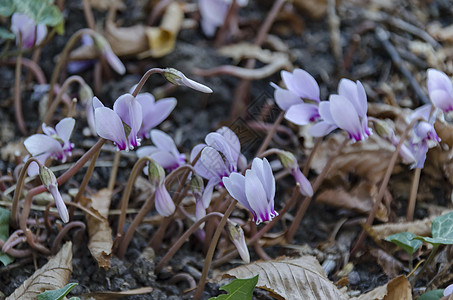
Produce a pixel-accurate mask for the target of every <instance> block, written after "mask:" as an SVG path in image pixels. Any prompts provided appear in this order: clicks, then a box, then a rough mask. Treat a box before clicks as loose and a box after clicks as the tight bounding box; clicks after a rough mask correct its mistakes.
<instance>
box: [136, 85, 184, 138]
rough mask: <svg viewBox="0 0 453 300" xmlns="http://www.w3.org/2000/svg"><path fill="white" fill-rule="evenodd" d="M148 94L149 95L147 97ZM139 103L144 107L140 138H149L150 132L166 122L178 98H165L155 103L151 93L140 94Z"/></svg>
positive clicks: (138, 96)
mask: <svg viewBox="0 0 453 300" xmlns="http://www.w3.org/2000/svg"><path fill="white" fill-rule="evenodd" d="M145 94H148V95H145ZM137 102H138V103H140V104H141V106H142V113H143V122H142V126H141V128H140V131H139V134H138V135H139V136H141V137H145V136H148V134H149V130H150V129H152V128H154V127H156V126H157V125H159V124H160V123H162V121H163V120H165V119H166V118H167V117H168V116H169V115H170V113H171V112H172V111H173V109H174V108H175V106H176V103H177V101H176V98H165V99H161V100H159V101H157V102H154V97H153V96H152V95H151V94H149V93H144V94H138V95H137Z"/></svg>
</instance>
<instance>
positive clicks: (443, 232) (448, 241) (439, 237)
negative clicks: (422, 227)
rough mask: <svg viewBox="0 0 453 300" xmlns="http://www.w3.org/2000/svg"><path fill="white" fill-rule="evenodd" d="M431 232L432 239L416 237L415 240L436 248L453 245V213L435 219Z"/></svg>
mask: <svg viewBox="0 0 453 300" xmlns="http://www.w3.org/2000/svg"><path fill="white" fill-rule="evenodd" d="M431 231H432V236H433V237H432V238H430V237H421V236H418V237H415V239H417V240H422V241H425V242H427V243H430V244H433V245H435V246H439V245H453V211H451V212H449V213H448V214H445V215H442V216H439V217H437V218H435V219H434V220H433V224H432V227H431Z"/></svg>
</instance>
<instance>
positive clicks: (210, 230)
mask: <svg viewBox="0 0 453 300" xmlns="http://www.w3.org/2000/svg"><path fill="white" fill-rule="evenodd" d="M227 194H228V191H227V190H226V189H224V190H223V191H222V193H221V194H220V196H219V197H218V198H217V199H218V200H219V201H216V202H215V204H214V205H213V206H212V211H213V212H217V211H219V208H220V207H219V206H220V201H222V199H224V198H225V196H226V195H227ZM214 222H215V220H213V219H212V220H209V221H207V222H206V227H205V238H204V243H203V253H207V252H208V249H209V245H210V244H211V238H212V235H213V234H214V229H215V226H214Z"/></svg>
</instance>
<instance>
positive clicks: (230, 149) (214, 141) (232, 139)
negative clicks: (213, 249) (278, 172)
mask: <svg viewBox="0 0 453 300" xmlns="http://www.w3.org/2000/svg"><path fill="white" fill-rule="evenodd" d="M205 142H206V144H199V145H196V146H195V147H194V148H193V149H192V152H191V153H190V161H193V160H194V159H195V157H197V155H198V154H199V153H200V151H201V155H200V158H199V159H198V161H197V162H196V163H195V165H194V168H195V171H196V172H197V174H198V175H200V176H201V177H203V178H205V179H207V180H208V183H207V185H206V187H205V189H204V192H203V205H204V207H205V208H208V206H209V203H210V202H211V197H212V192H213V189H214V187H215V186H216V185H218V184H221V183H222V178H223V177H225V176H229V175H230V174H231V173H233V172H237V167H238V163H239V164H240V165H241V164H242V165H244V160H245V157H244V156H243V155H242V154H241V144H240V143H239V139H238V137H237V136H236V134H235V133H234V132H233V131H232V130H231V129H229V128H227V127H222V128H220V129H218V130H217V131H216V132H211V133H209V134H208V135H207V136H206V138H205Z"/></svg>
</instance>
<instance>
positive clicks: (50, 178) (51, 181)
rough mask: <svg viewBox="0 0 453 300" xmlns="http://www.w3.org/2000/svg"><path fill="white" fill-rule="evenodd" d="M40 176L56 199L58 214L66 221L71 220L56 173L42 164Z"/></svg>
mask: <svg viewBox="0 0 453 300" xmlns="http://www.w3.org/2000/svg"><path fill="white" fill-rule="evenodd" d="M39 176H40V177H41V182H42V184H43V185H44V186H45V187H46V189H47V190H48V191H49V193H50V194H51V195H52V197H53V199H54V200H55V205H56V206H57V210H58V214H59V215H60V218H61V220H62V221H63V222H64V223H68V222H69V213H68V209H67V208H66V205H65V204H64V201H63V198H61V194H60V191H59V190H58V182H57V178H56V177H55V174H54V173H53V172H52V171H51V170H50V169H49V168H47V167H45V166H42V167H40V168H39Z"/></svg>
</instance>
